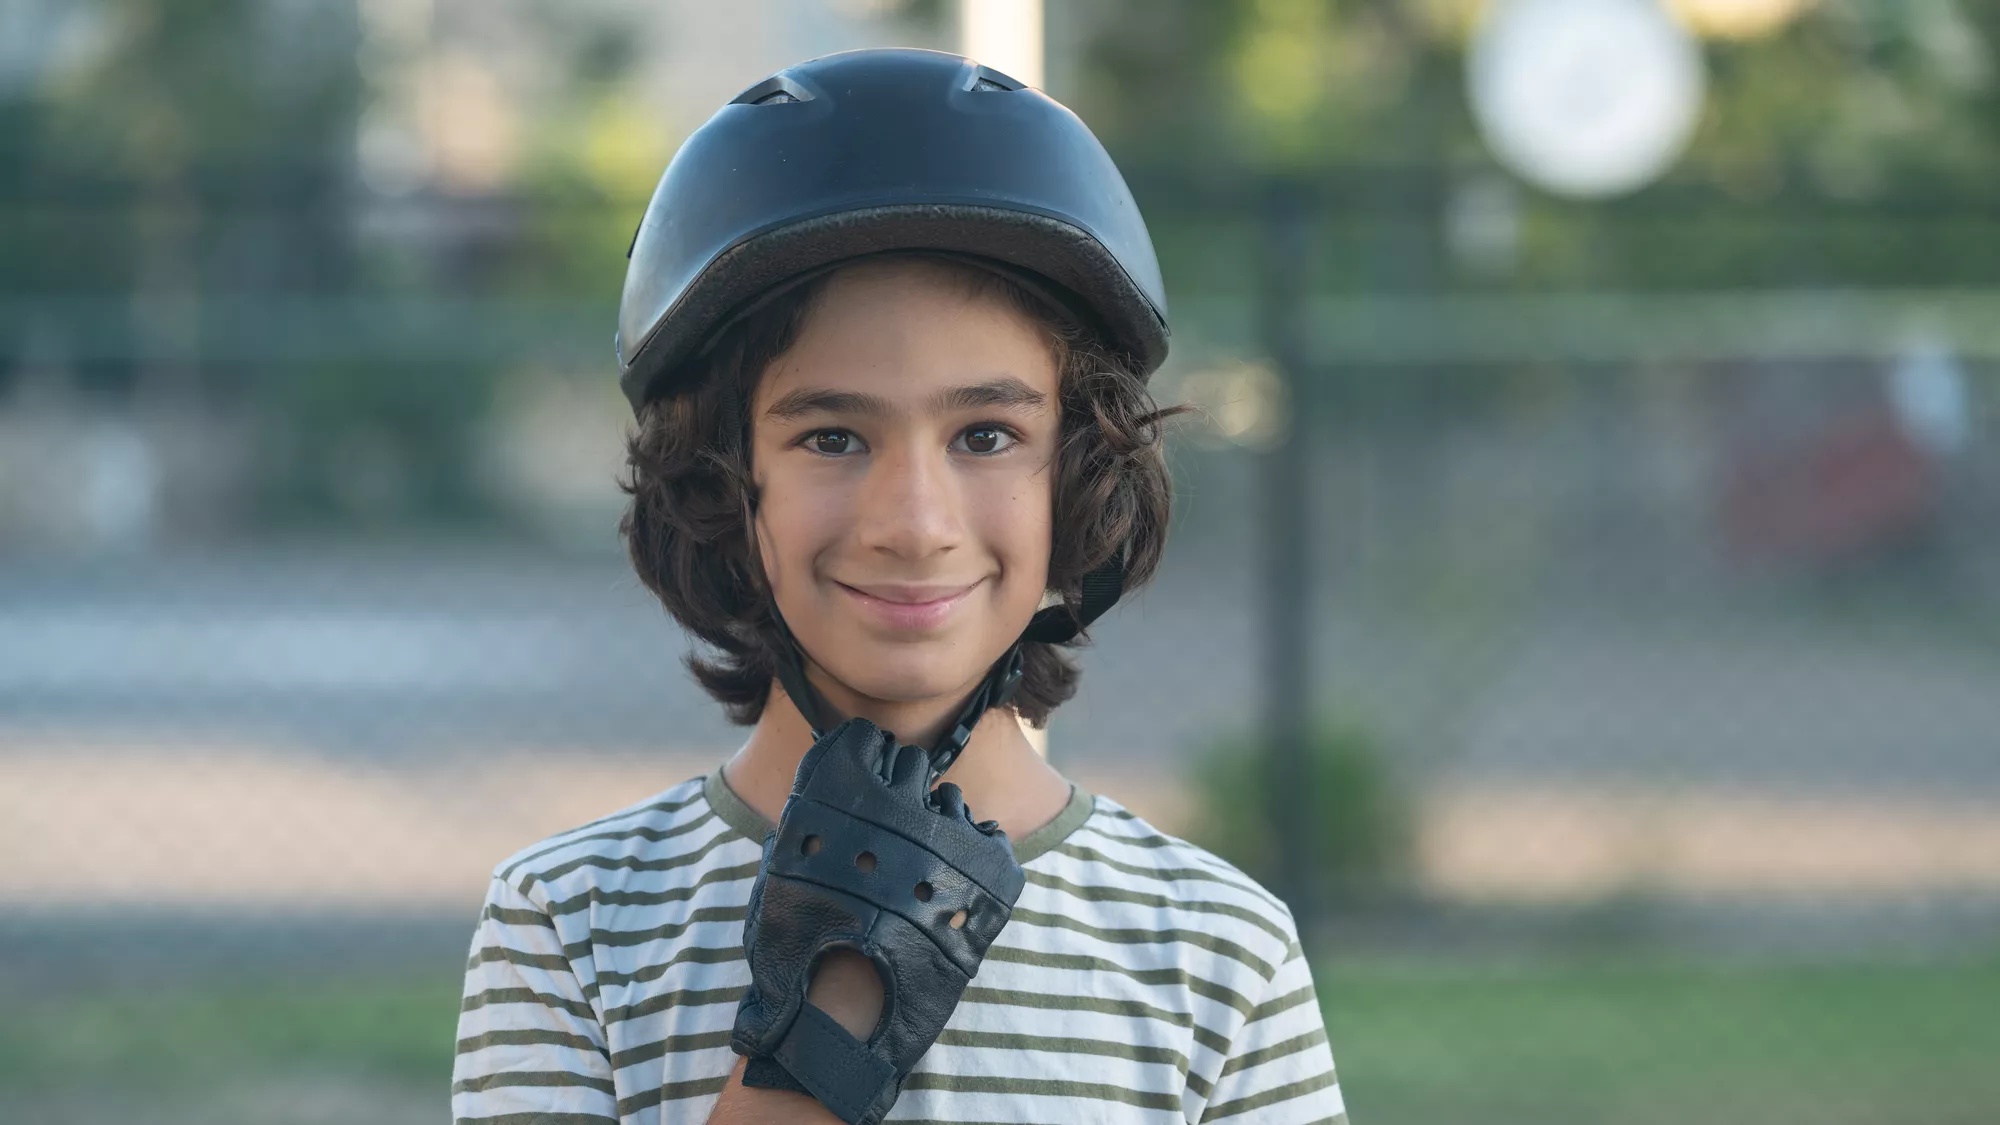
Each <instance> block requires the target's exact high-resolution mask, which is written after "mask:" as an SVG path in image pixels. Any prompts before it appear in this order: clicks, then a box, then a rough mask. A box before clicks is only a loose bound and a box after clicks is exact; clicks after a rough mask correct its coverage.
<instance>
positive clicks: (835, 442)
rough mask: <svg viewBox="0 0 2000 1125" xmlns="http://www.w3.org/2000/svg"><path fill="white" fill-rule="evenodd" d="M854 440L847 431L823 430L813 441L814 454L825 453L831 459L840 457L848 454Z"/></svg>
mask: <svg viewBox="0 0 2000 1125" xmlns="http://www.w3.org/2000/svg"><path fill="white" fill-rule="evenodd" d="M852 440H853V438H852V436H851V435H849V434H848V432H847V431H846V430H821V431H819V432H818V433H816V434H814V435H813V436H812V439H811V441H812V447H813V452H814V453H824V454H826V455H827V456H829V457H838V456H840V455H841V454H843V453H846V452H847V447H848V444H849V443H850V442H851V441H852Z"/></svg>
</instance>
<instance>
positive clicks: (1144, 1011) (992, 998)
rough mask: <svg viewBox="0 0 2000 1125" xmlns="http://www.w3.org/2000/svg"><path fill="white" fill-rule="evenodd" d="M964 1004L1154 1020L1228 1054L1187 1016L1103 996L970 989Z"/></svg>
mask: <svg viewBox="0 0 2000 1125" xmlns="http://www.w3.org/2000/svg"><path fill="white" fill-rule="evenodd" d="M959 1002H960V1003H962V1004H1003V1005H1007V1006H1009V1007H1015V1008H1038V1009H1041V1010H1043V1011H1057V1012H1097V1013H1100V1014H1102V1015H1107V1016H1122V1017H1124V1018H1126V1019H1152V1020H1159V1021H1160V1022H1162V1023H1165V1024H1170V1025H1172V1026H1174V1027H1179V1028H1186V1029H1189V1034H1190V1035H1192V1036H1193V1037H1194V1041H1195V1042H1197V1043H1199V1044H1201V1045H1202V1046H1204V1047H1207V1048H1208V1049H1209V1050H1211V1051H1214V1052H1215V1053H1216V1054H1218V1055H1226V1054H1228V1053H1229V1040H1227V1039H1224V1038H1223V1037H1222V1036H1220V1035H1217V1034H1216V1033H1215V1032H1213V1031H1210V1030H1208V1029H1207V1028H1205V1027H1203V1026H1201V1025H1200V1024H1198V1023H1196V1022H1194V1016H1193V1015H1192V1014H1191V1013H1188V1012H1175V1011H1169V1010H1168V1009H1165V1008H1155V1007H1154V1006H1152V1005H1151V1004H1148V1003H1145V1002H1144V1001H1141V1000H1111V999H1107V998H1105V997H1102V996H1064V995H1059V994H1053V993H1047V992H1019V991H1015V990H1012V989H1001V988H967V989H966V990H965V994H964V995H963V996H962V997H960V998H959Z"/></svg>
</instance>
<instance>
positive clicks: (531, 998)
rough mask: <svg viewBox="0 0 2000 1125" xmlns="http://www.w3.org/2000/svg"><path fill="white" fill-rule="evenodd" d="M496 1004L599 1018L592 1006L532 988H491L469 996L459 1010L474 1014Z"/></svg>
mask: <svg viewBox="0 0 2000 1125" xmlns="http://www.w3.org/2000/svg"><path fill="white" fill-rule="evenodd" d="M495 1004H540V1005H541V1006H542V1007H544V1008H553V1009H555V1010H556V1011H558V1012H568V1013H569V1014H570V1015H573V1016H575V1017H576V1018H578V1019H584V1020H594V1019H596V1018H597V1013H596V1012H593V1011H591V1010H590V1005H589V1004H586V1003H584V1002H583V1001H581V1000H565V999H563V998H562V997H560V996H550V995H549V994H548V993H545V992H536V991H535V990H534V989H532V988H489V989H487V990H486V991H484V992H481V993H478V994H476V995H473V996H468V997H466V998H465V999H464V1000H461V1001H459V1004H458V1010H459V1011H461V1012H474V1011H478V1010H479V1009H481V1008H490V1007H492V1006H493V1005H495Z"/></svg>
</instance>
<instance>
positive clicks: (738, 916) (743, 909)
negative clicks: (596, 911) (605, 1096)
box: [564, 903, 1268, 975]
mask: <svg viewBox="0 0 2000 1125" xmlns="http://www.w3.org/2000/svg"><path fill="white" fill-rule="evenodd" d="M749 912H750V906H749V904H748V903H745V904H744V905H742V906H703V907H698V908H696V909H694V910H690V911H688V913H687V917H685V918H682V919H681V920H680V921H678V922H668V923H666V924H664V925H660V926H654V927H653V928H652V929H650V930H599V929H594V928H593V929H592V930H591V931H590V944H593V945H601V946H604V947H606V948H610V949H629V948H631V947H633V946H635V945H645V944H646V943H647V942H650V941H671V940H673V939H674V938H678V937H680V936H681V935H683V934H685V933H687V932H688V930H690V929H692V928H694V927H695V926H698V925H700V924H701V923H703V922H742V921H743V919H744V917H745V916H747V915H748V914H749ZM578 944H582V943H578ZM564 948H568V947H567V946H565V947H564ZM1267 975H1268V974H1267Z"/></svg>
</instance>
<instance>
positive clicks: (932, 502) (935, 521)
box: [858, 441, 965, 561]
mask: <svg viewBox="0 0 2000 1125" xmlns="http://www.w3.org/2000/svg"><path fill="white" fill-rule="evenodd" d="M864 483H865V486H864V487H863V488H862V490H861V503H860V504H859V506H858V507H859V512H858V515H859V520H858V523H859V532H860V540H861V545H862V546H863V547H864V548H866V549H868V550H870V551H874V552H879V553H881V554H886V555H891V556H894V557H896V558H898V559H902V560H911V561H914V560H917V559H924V558H928V557H930V556H931V555H935V554H938V553H940V552H944V551H949V550H951V549H952V548H954V547H956V546H957V545H958V544H959V542H960V540H961V539H962V538H963V536H964V528H965V525H964V523H963V522H962V521H961V519H960V511H959V504H960V500H961V494H960V491H959V488H958V482H957V481H956V480H955V479H954V478H953V476H952V472H951V466H950V464H949V463H948V461H947V454H946V453H945V451H944V450H942V449H937V450H933V449H928V448H925V447H924V443H921V442H915V441H899V442H896V443H894V445H893V446H892V448H890V449H887V450H878V451H876V454H875V456H874V458H873V459H872V463H871V464H870V465H869V472H868V478H867V480H866V481H865V482H864Z"/></svg>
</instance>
